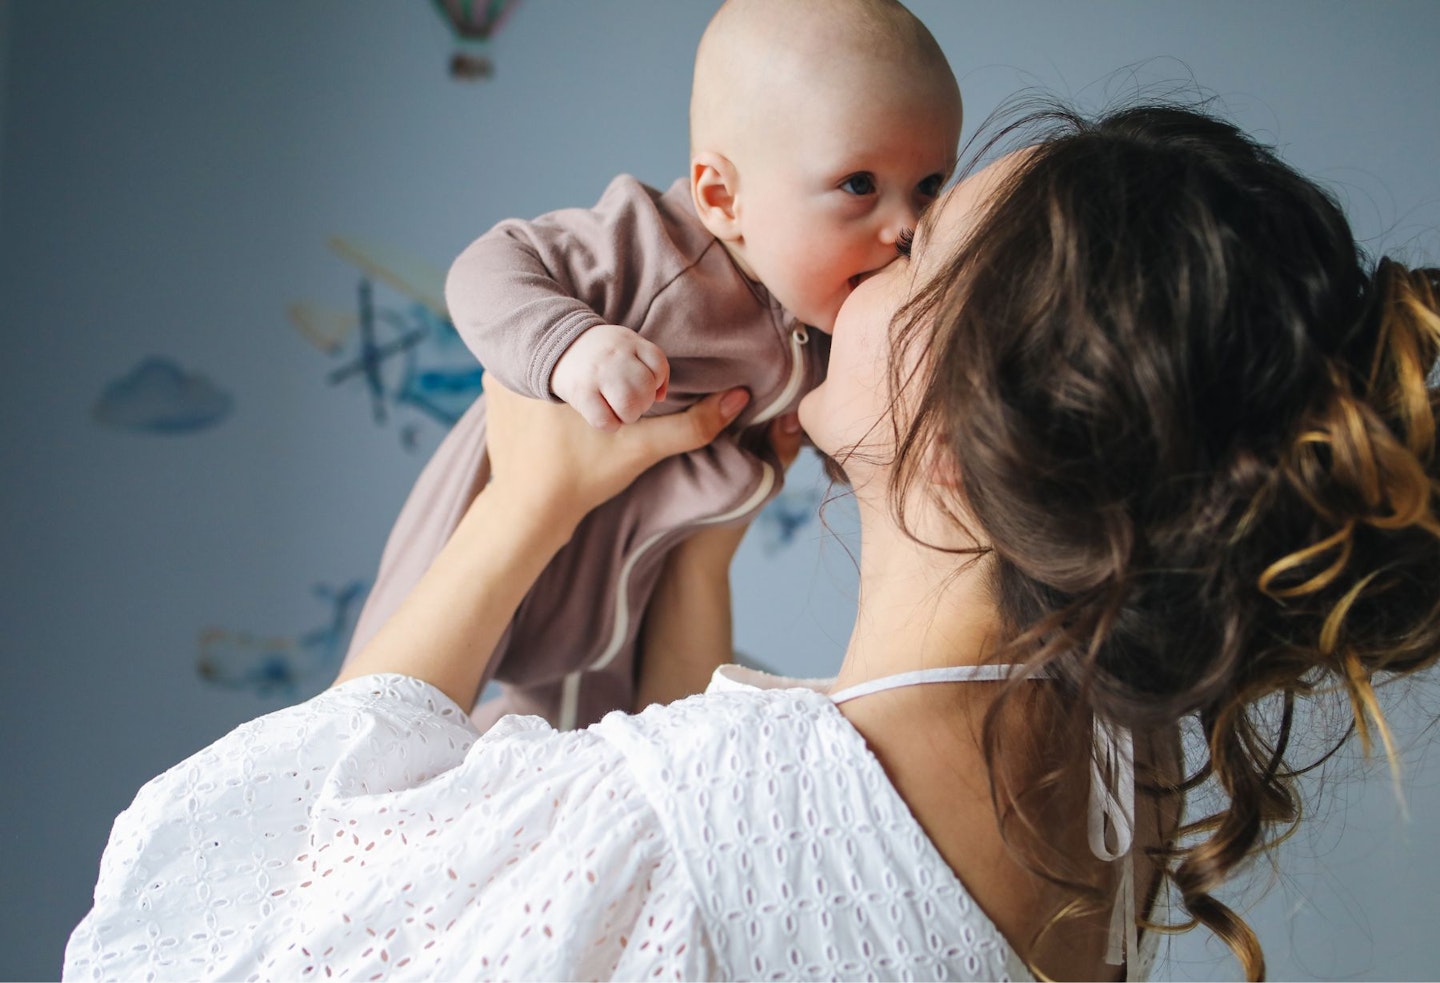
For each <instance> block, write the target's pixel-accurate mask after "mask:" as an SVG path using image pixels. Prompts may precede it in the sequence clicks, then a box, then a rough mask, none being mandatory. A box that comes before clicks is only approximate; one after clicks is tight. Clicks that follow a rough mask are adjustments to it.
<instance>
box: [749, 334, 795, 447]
mask: <svg viewBox="0 0 1440 983" xmlns="http://www.w3.org/2000/svg"><path fill="white" fill-rule="evenodd" d="M809 343H810V332H809V331H807V330H806V329H805V325H803V324H802V325H800V326H799V327H797V328H796V329H795V330H794V331H791V332H790V378H789V379H787V380H786V381H785V388H784V389H782V390H780V395H779V396H777V397H775V399H774V400H772V401H771V403H770V405H769V406H767V407H765V408H764V409H763V410H761V411H760V412H759V413H756V414H755V418H754V419H753V420H751V421H750V426H752V427H753V426H756V425H758V424H761V423H769V422H770V421H771V420H773V419H775V418H776V417H777V416H779V415H780V411H781V410H782V409H784V408H785V405H786V404H787V403H789V402H790V400H792V399H794V398H795V394H796V393H798V392H799V391H800V387H801V386H802V385H804V384H805V359H803V358H801V352H800V349H802V348H804V347H805V346H806V345H808V344H809Z"/></svg>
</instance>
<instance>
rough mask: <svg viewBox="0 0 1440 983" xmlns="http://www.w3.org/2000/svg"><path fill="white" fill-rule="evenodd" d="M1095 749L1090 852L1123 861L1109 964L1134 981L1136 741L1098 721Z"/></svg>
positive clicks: (1126, 732)
mask: <svg viewBox="0 0 1440 983" xmlns="http://www.w3.org/2000/svg"><path fill="white" fill-rule="evenodd" d="M1094 720H1095V726H1094V732H1095V750H1094V754H1093V756H1092V758H1091V761H1090V815H1089V817H1088V818H1089V833H1090V852H1091V853H1093V854H1095V856H1096V857H1098V858H1099V859H1100V860H1104V861H1107V862H1111V861H1115V860H1119V861H1120V871H1119V876H1120V885H1119V892H1118V897H1117V898H1116V899H1115V907H1114V909H1113V910H1112V912H1111V914H1110V942H1109V944H1108V946H1107V947H1106V950H1105V961H1106V962H1107V963H1109V964H1110V965H1112V966H1118V965H1120V964H1121V963H1124V962H1126V957H1127V955H1128V956H1129V957H1130V959H1129V962H1128V964H1127V967H1126V974H1125V975H1126V978H1127V979H1129V978H1131V972H1132V970H1134V968H1135V963H1136V962H1137V960H1136V959H1135V958H1134V957H1135V954H1136V946H1137V934H1138V933H1137V932H1136V929H1135V855H1134V853H1133V852H1132V850H1131V847H1132V846H1133V844H1134V840H1135V739H1134V737H1133V736H1132V735H1131V733H1130V729H1129V728H1128V727H1118V726H1114V725H1112V724H1110V723H1108V722H1106V721H1103V720H1101V719H1100V718H1099V717H1098V716H1097V717H1095V718H1094Z"/></svg>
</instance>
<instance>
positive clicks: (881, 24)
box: [690, 0, 960, 163]
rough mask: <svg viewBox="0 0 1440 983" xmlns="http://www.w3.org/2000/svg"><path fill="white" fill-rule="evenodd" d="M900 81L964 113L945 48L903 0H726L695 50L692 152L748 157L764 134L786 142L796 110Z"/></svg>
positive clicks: (879, 94) (875, 94)
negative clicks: (961, 109)
mask: <svg viewBox="0 0 1440 983" xmlns="http://www.w3.org/2000/svg"><path fill="white" fill-rule="evenodd" d="M895 88H900V89H904V90H906V91H907V92H908V93H909V94H910V95H912V96H919V97H931V98H934V99H936V100H937V101H938V102H939V103H943V104H950V103H953V105H954V107H955V111H956V113H957V114H958V113H959V110H960V90H959V86H958V85H957V83H956V82H955V76H954V74H953V73H952V72H951V70H950V65H949V63H948V62H947V61H946V60H945V55H944V53H943V52H942V51H941V50H940V46H939V45H938V44H937V43H936V42H935V38H934V37H933V36H931V34H930V32H929V31H928V30H927V29H926V27H925V25H924V24H922V23H920V21H919V20H918V19H917V18H916V17H915V15H914V14H912V13H910V11H908V10H906V9H905V7H903V6H902V5H901V4H900V3H898V2H897V0H726V2H725V3H724V4H723V5H722V6H721V7H720V9H719V11H717V12H716V14H715V16H714V18H712V19H711V21H710V25H709V27H707V28H706V30H705V34H704V36H703V37H702V38H701V40H700V47H699V49H698V50H697V52H696V55H695V79H694V87H693V89H692V90H691V99H690V146H691V152H692V153H694V152H696V151H699V150H709V151H714V152H716V153H720V154H723V155H725V156H727V157H730V158H731V159H734V160H736V162H737V163H739V162H740V161H741V160H743V159H744V158H745V157H746V156H747V154H746V149H747V147H749V146H751V145H753V144H754V143H755V142H756V141H772V140H776V139H784V137H785V135H786V131H787V129H788V122H789V120H790V119H792V118H793V117H794V114H797V113H804V112H806V110H807V107H810V106H813V105H814V104H816V103H817V102H822V101H823V102H829V101H833V100H846V99H866V98H882V99H883V98H884V94H885V92H886V91H887V90H889V91H894V89H895Z"/></svg>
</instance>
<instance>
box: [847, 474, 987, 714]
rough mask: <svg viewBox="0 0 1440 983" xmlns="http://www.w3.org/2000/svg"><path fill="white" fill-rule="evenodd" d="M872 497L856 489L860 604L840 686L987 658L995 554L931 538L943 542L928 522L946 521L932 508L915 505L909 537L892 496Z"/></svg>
mask: <svg viewBox="0 0 1440 983" xmlns="http://www.w3.org/2000/svg"><path fill="white" fill-rule="evenodd" d="M867 497H868V496H863V495H857V498H858V500H859V504H860V592H859V604H858V610H857V612H856V618H855V628H854V630H853V632H852V634H851V636H850V643H849V645H848V646H847V648H846V651H845V659H844V662H843V663H842V664H841V667H840V672H839V673H838V675H837V678H836V681H835V685H836V687H837V688H840V687H844V686H852V685H854V684H856V683H861V682H865V681H866V680H869V679H877V678H879V677H881V676H889V675H893V674H895V673H900V672H909V671H912V670H915V669H926V668H931V667H934V666H959V665H976V664H979V663H981V662H984V661H986V660H987V659H988V658H989V656H990V654H991V653H992V651H993V647H994V644H995V639H996V624H997V618H996V610H995V604H994V599H993V595H992V593H991V591H990V589H989V586H988V584H987V582H986V572H987V571H988V569H989V565H990V561H989V560H988V559H987V558H986V557H983V556H981V557H975V556H973V555H967V554H956V553H950V552H945V551H942V550H939V549H936V548H935V546H933V545H930V544H931V543H939V542H941V541H940V540H938V539H932V538H930V537H929V536H927V529H926V526H935V527H936V528H944V526H941V525H940V524H939V523H935V522H927V521H926V518H927V515H929V514H930V513H929V512H928V510H926V509H923V508H922V509H920V510H917V511H916V512H915V514H914V518H915V533H916V536H915V537H912V536H910V535H909V534H907V533H906V532H905V531H903V530H901V529H900V528H899V527H898V526H897V524H896V523H895V521H894V518H893V516H892V515H891V513H890V509H889V506H888V504H887V503H884V502H879V503H876V502H873V501H867V500H866V499H867ZM909 518H910V517H909V516H907V519H909ZM949 528H950V530H951V532H950V534H949V536H948V539H949V540H954V538H955V534H954V532H953V524H950V526H949ZM917 538H918V539H919V540H920V541H919V542H917V541H916V539H917ZM945 545H946V546H949V547H957V546H958V547H963V546H966V545H969V544H968V543H963V542H953V541H951V542H945Z"/></svg>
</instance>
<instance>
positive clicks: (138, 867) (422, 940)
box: [64, 675, 715, 980]
mask: <svg viewBox="0 0 1440 983" xmlns="http://www.w3.org/2000/svg"><path fill="white" fill-rule="evenodd" d="M693 897H694V892H693V891H692V890H691V889H690V886H689V883H688V881H687V879H686V875H685V874H684V871H683V869H682V868H681V866H680V864H679V863H678V861H677V859H676V857H675V854H674V851H673V849H671V847H670V845H669V843H668V841H667V840H666V838H665V837H664V836H663V835H662V831H661V826H660V823H659V820H658V818H657V817H656V815H655V813H654V812H653V811H652V809H651V807H650V806H649V805H648V803H647V799H646V797H645V796H644V795H643V794H641V793H640V792H639V790H638V788H637V787H636V782H635V778H634V776H633V774H632V773H631V771H630V770H629V768H628V767H627V765H626V762H625V759H624V758H623V756H621V755H620V754H619V753H618V752H617V751H615V750H614V749H613V748H612V747H611V746H610V745H609V744H608V743H607V742H605V741H604V740H601V739H600V738H598V737H596V736H594V735H592V734H590V733H589V732H587V731H578V732H565V733H561V732H557V731H555V730H553V729H551V728H550V727H549V726H548V725H547V724H545V723H544V721H542V720H540V719H539V718H536V717H510V718H506V719H505V720H503V721H501V722H500V723H499V724H497V725H496V727H494V728H492V729H491V731H490V732H488V733H487V734H486V735H485V736H484V737H478V736H477V735H476V733H475V731H474V728H473V727H472V726H471V724H470V722H469V719H468V717H467V716H466V714H465V713H464V712H463V711H462V710H461V709H460V708H459V707H458V706H456V705H455V704H454V703H453V702H451V701H450V700H449V699H448V698H447V697H445V696H444V695H443V694H441V693H440V692H439V691H438V690H435V689H434V688H432V687H430V686H429V685H428V684H425V683H422V682H420V681H419V680H415V679H411V678H409V677H405V676H398V675H378V676H368V677H364V678H361V679H355V680H351V681H349V682H347V683H345V684H343V685H341V686H339V687H336V688H334V689H332V690H329V691H327V692H326V693H323V694H321V695H320V696H318V697H316V698H315V699H313V700H310V701H308V702H306V703H303V704H300V705H298V706H295V707H290V708H287V709H286V710H282V711H279V712H277V713H274V714H270V715H268V716H265V717H261V718H259V719H258V720H255V721H252V722H250V723H249V724H246V725H244V726H242V727H240V728H238V729H237V730H235V731H233V732H232V733H231V734H229V735H228V736H226V737H224V738H222V739H221V740H220V741H218V742H216V743H215V744H213V745H211V746H210V747H209V748H207V749H205V750H204V751H201V752H200V753H199V754H197V755H195V756H194V757H192V758H190V759H188V760H187V761H184V762H182V763H181V764H179V765H177V766H175V767H174V768H172V769H170V770H169V771H167V772H165V773H164V774H163V775H161V776H159V777H158V778H156V779H154V780H153V781H151V782H150V783H149V784H147V785H146V786H145V787H144V788H143V789H141V791H140V793H139V794H138V795H137V796H136V799H135V802H134V804H133V805H131V807H130V808H129V809H127V810H126V811H125V812H123V813H122V814H121V815H120V816H119V818H118V819H117V820H116V822H115V826H114V829H113V831H112V834H111V837H110V842H109V845H108V846H107V847H106V850H105V854H104V857H103V858H102V860H101V868H100V878H99V882H98V883H97V885H96V889H95V905H94V908H93V909H92V910H91V911H90V913H89V914H88V915H87V916H86V917H85V919H84V920H83V921H82V922H81V923H80V925H79V927H78V928H76V930H75V932H74V934H73V935H72V936H71V939H70V943H69V946H68V947H67V949H66V953H65V969H64V975H65V978H66V979H116V978H160V979H165V978H178V979H214V978H226V979H229V978H237V979H244V978H266V979H276V978H279V979H299V980H310V979H327V978H330V977H332V976H334V977H338V976H348V977H350V978H359V979H371V978H376V977H377V976H385V977H390V976H401V977H424V978H441V979H458V978H474V979H491V978H497V977H507V978H545V979H580V978H583V979H608V978H614V977H620V978H631V979H638V978H642V977H644V978H650V979H657V978H668V979H679V978H690V979H694V978H707V977H713V975H714V972H715V964H714V961H713V957H712V955H711V948H710V946H709V943H708V940H707V938H706V936H705V932H704V928H703V922H702V920H701V918H700V913H699V910H698V907H697V905H696V903H695V902H694V900H693Z"/></svg>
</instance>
